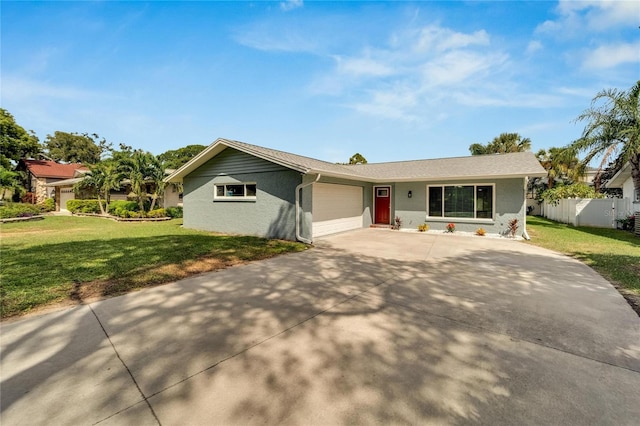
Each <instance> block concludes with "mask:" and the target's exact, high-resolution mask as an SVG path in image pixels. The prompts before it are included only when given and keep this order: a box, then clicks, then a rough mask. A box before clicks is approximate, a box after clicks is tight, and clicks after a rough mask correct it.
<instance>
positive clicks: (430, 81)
mask: <svg viewBox="0 0 640 426" xmlns="http://www.w3.org/2000/svg"><path fill="white" fill-rule="evenodd" d="M506 60H507V56H506V55H504V54H494V53H486V54H485V53H482V52H469V51H462V50H461V51H453V52H449V53H446V54H444V55H442V56H438V57H437V58H434V59H433V60H431V61H429V62H427V63H426V64H425V65H424V68H423V70H424V74H423V75H424V81H425V84H427V85H428V86H432V87H433V86H440V87H445V86H447V87H451V86H459V85H461V84H464V83H465V82H469V81H470V80H472V79H477V78H478V77H482V76H483V75H485V74H486V73H487V72H488V71H489V70H490V69H495V68H497V67H498V66H499V65H500V64H502V63H504V62H505V61H506Z"/></svg>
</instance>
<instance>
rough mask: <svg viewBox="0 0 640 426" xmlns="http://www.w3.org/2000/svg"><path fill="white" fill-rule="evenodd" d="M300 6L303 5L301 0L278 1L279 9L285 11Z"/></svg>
mask: <svg viewBox="0 0 640 426" xmlns="http://www.w3.org/2000/svg"><path fill="white" fill-rule="evenodd" d="M302 6H304V2H303V1H302V0H287V1H283V2H280V9H282V10H284V11H285V12H288V11H290V10H293V9H297V8H299V7H302Z"/></svg>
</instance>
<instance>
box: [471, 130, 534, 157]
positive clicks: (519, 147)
mask: <svg viewBox="0 0 640 426" xmlns="http://www.w3.org/2000/svg"><path fill="white" fill-rule="evenodd" d="M529 150H531V139H529V138H523V137H522V136H520V135H519V134H517V133H501V134H500V136H496V137H495V138H493V140H492V141H491V142H488V143H487V144H486V145H482V144H479V143H474V144H471V145H469V151H470V152H471V155H485V154H506V153H509V152H523V151H529Z"/></svg>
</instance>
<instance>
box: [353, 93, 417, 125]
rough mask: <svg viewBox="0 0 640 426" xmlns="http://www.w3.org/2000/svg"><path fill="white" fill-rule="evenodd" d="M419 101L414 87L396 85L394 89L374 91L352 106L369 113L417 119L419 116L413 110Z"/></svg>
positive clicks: (361, 111) (395, 117) (406, 119)
mask: <svg viewBox="0 0 640 426" xmlns="http://www.w3.org/2000/svg"><path fill="white" fill-rule="evenodd" d="M418 102H419V98H418V96H417V93H416V92H415V91H413V90H412V89H410V88H406V87H405V88H403V87H394V88H392V89H385V90H378V91H373V92H372V93H371V96H370V97H369V98H367V99H365V100H363V101H362V102H356V103H354V104H352V105H351V108H353V109H355V110H356V111H358V112H360V113H364V114H368V115H374V116H379V117H384V118H392V119H400V120H404V121H416V120H417V119H418V117H417V116H415V115H414V114H413V113H412V111H413V110H414V109H415V107H416V106H417V104H418Z"/></svg>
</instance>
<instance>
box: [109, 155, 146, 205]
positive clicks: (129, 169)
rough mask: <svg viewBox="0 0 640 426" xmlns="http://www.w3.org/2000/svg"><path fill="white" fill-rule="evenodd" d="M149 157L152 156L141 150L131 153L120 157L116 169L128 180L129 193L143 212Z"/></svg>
mask: <svg viewBox="0 0 640 426" xmlns="http://www.w3.org/2000/svg"><path fill="white" fill-rule="evenodd" d="M150 157H153V158H155V157H154V156H153V154H151V153H149V152H144V151H141V150H136V151H133V152H132V153H131V154H130V155H127V156H122V157H121V158H120V159H119V164H118V168H119V170H120V172H121V173H122V175H123V176H124V177H125V178H126V179H128V180H129V184H130V185H131V192H132V193H133V195H134V196H135V198H136V200H137V201H138V207H139V208H140V211H141V212H144V200H145V199H146V198H147V197H148V194H147V178H148V177H149V175H150V174H151V173H150V170H149V169H150V167H149V162H150Z"/></svg>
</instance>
